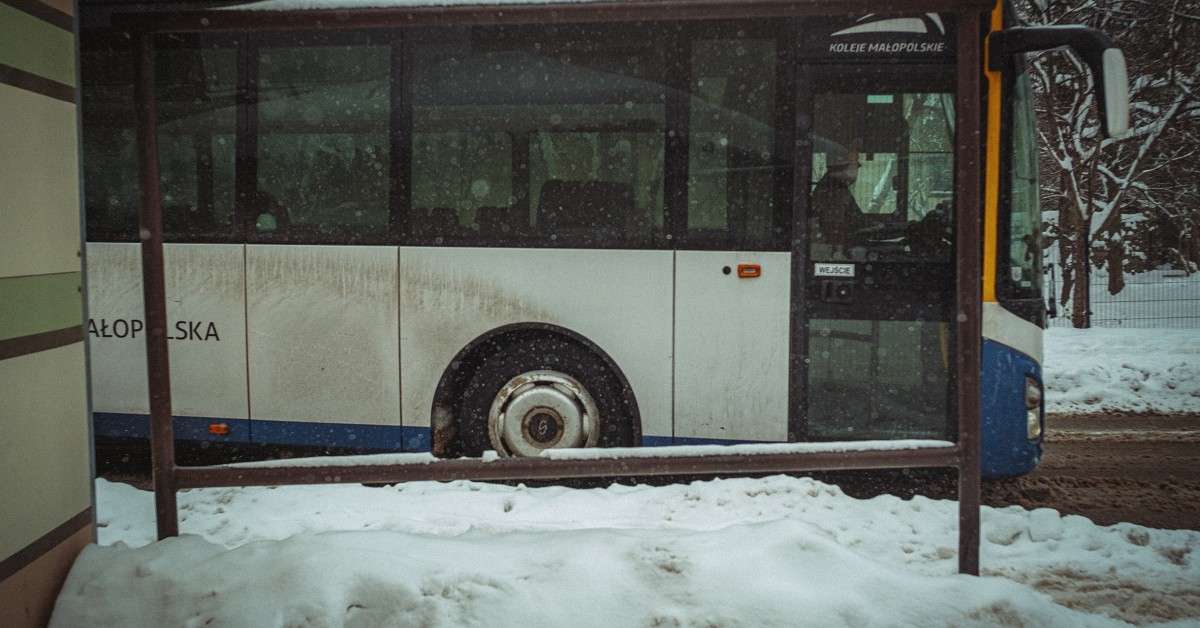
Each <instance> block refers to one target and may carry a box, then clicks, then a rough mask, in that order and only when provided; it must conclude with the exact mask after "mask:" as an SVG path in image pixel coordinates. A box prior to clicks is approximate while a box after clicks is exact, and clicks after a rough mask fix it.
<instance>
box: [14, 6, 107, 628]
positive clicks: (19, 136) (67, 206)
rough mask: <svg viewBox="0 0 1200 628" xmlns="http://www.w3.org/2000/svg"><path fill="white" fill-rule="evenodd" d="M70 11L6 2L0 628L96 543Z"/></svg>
mask: <svg viewBox="0 0 1200 628" xmlns="http://www.w3.org/2000/svg"><path fill="white" fill-rule="evenodd" d="M73 13H74V8H73V2H71V1H70V0H41V1H39V0H21V1H19V2H12V3H0V112H2V114H0V431H2V433H3V434H4V437H3V438H0V626H4V627H6V628H23V627H25V626H43V625H45V624H46V623H47V621H48V620H49V618H50V614H51V612H52V610H53V606H54V600H55V598H56V597H57V595H58V592H59V590H60V588H61V587H62V583H63V581H64V580H65V578H66V575H67V572H68V571H69V570H70V567H71V564H72V563H73V562H74V560H75V557H76V556H77V555H78V553H79V551H80V550H81V549H82V548H83V547H84V546H85V545H86V544H88V543H90V542H91V541H92V540H93V538H94V536H93V529H94V526H93V517H92V482H91V446H90V445H91V443H90V438H89V433H88V404H87V385H86V368H85V359H86V358H85V353H84V344H83V337H84V335H83V295H82V272H81V271H82V260H81V258H80V252H81V250H82V247H81V243H80V222H81V221H80V211H79V196H80V193H79V192H80V191H79V158H78V144H79V141H78V133H77V113H76V112H77V105H76V103H77V102H78V96H77V93H78V92H77V90H76V86H75V63H76V61H75V57H76V55H75V38H74V34H73V32H72V31H73V28H74V18H73V17H72V14H73Z"/></svg>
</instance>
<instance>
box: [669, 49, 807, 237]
mask: <svg viewBox="0 0 1200 628" xmlns="http://www.w3.org/2000/svg"><path fill="white" fill-rule="evenodd" d="M776 54H777V52H776V41H775V39H768V38H750V37H730V38H728V39H697V40H695V41H693V42H692V71H691V76H692V85H691V98H692V99H691V123H690V131H689V138H690V139H689V153H688V203H687V228H688V231H687V238H688V239H689V241H692V242H696V241H714V242H720V243H721V244H722V245H735V246H737V245H742V246H751V247H760V248H761V247H764V246H766V247H770V245H771V244H772V243H774V244H779V245H782V244H783V243H786V241H787V237H788V234H789V233H790V219H791V216H790V212H784V213H782V215H781V213H780V212H777V211H776V210H777V198H776V193H775V191H776V189H777V183H778V182H777V177H779V176H781V174H782V170H781V169H778V168H776V159H775V139H776V138H775V135H776V128H777V117H778V116H780V115H782V114H781V112H780V111H779V108H778V107H777V106H776V80H775V79H776V65H777V63H776Z"/></svg>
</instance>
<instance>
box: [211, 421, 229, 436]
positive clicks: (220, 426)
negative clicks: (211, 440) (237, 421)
mask: <svg viewBox="0 0 1200 628" xmlns="http://www.w3.org/2000/svg"><path fill="white" fill-rule="evenodd" d="M208 433H209V434H216V435H217V436H229V424H228V423H209V424H208Z"/></svg>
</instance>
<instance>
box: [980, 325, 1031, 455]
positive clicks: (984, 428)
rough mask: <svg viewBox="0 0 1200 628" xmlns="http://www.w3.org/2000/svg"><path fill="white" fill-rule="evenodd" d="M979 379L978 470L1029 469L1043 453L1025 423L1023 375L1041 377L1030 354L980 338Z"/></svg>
mask: <svg viewBox="0 0 1200 628" xmlns="http://www.w3.org/2000/svg"><path fill="white" fill-rule="evenodd" d="M982 361H983V377H982V378H981V380H980V406H981V407H980V410H981V411H982V416H981V417H980V450H981V451H980V471H981V472H982V474H983V477H985V478H995V477H1007V476H1014V475H1021V474H1024V473H1029V472H1030V471H1032V470H1033V468H1034V467H1036V466H1037V463H1038V461H1039V460H1040V459H1041V457H1042V440H1041V439H1040V438H1039V439H1037V440H1034V441H1030V440H1029V438H1028V436H1027V428H1026V424H1025V376H1026V375H1028V376H1030V377H1033V378H1034V379H1036V380H1037V381H1039V382H1040V381H1042V369H1041V367H1039V366H1038V363H1037V362H1036V361H1035V360H1034V359H1033V358H1030V357H1029V356H1027V355H1025V354H1023V353H1021V352H1019V351H1017V350H1015V349H1012V348H1011V347H1008V346H1005V345H1002V344H1000V343H998V342H994V341H992V340H988V339H986V338H985V339H984V340H983V360H982Z"/></svg>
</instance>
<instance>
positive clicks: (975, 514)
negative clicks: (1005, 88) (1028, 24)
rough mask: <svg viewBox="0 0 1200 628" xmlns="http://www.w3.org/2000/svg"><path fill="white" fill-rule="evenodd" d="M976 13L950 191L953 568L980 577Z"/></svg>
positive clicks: (961, 50) (962, 58) (966, 46)
mask: <svg viewBox="0 0 1200 628" xmlns="http://www.w3.org/2000/svg"><path fill="white" fill-rule="evenodd" d="M979 19H980V14H979V13H974V12H968V11H964V12H962V13H960V14H959V16H958V86H957V96H956V103H955V112H956V114H955V117H956V119H957V122H956V123H955V127H956V129H957V133H956V137H955V143H956V144H957V147H958V150H957V152H956V155H955V161H954V163H955V176H954V178H955V192H954V197H955V199H956V200H957V205H958V211H957V212H956V216H957V218H956V221H957V223H956V227H957V228H956V231H957V238H958V262H957V263H958V268H957V273H958V286H957V293H958V305H957V307H956V308H955V317H956V321H957V327H956V329H957V330H958V334H957V346H958V350H957V352H956V353H957V356H956V360H955V368H956V371H957V377H958V387H957V388H958V447H959V450H960V452H961V455H962V458H961V460H960V462H959V467H958V525H959V528H958V571H959V573H965V574H971V575H979V519H980V517H979V507H980V480H979V474H980V468H979V458H980V455H979V438H980V426H979V423H980V403H979V394H980V381H979V379H980V369H981V368H982V356H981V354H982V352H983V347H982V337H981V334H982V327H983V326H982V323H981V321H980V319H981V317H982V311H983V305H982V300H983V271H982V264H983V253H982V248H983V247H982V242H983V218H982V204H983V195H982V192H983V186H982V184H981V181H982V180H983V168H982V166H981V160H982V156H983V135H984V128H983V124H982V121H983V118H982V117H981V116H982V104H981V102H980V99H981V98H982V95H983V94H982V91H981V85H982V83H981V79H980V75H981V74H982V73H983V54H982V47H983V42H982V41H981V39H980V32H979Z"/></svg>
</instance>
